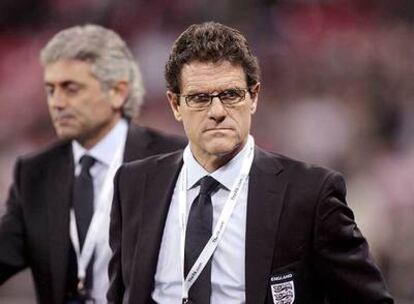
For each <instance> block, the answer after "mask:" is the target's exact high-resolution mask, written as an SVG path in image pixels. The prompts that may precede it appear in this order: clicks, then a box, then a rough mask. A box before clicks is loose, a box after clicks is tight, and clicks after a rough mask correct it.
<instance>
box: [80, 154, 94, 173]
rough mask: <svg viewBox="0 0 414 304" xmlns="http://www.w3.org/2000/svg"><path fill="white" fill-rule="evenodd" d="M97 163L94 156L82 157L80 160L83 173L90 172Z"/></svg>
mask: <svg viewBox="0 0 414 304" xmlns="http://www.w3.org/2000/svg"><path fill="white" fill-rule="evenodd" d="M95 161H96V160H95V158H93V157H92V156H89V155H86V154H85V155H84V156H82V157H81V159H80V160H79V163H80V165H81V167H82V171H86V172H89V169H90V168H91V167H92V166H93V164H94V163H95Z"/></svg>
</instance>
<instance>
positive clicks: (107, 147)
mask: <svg viewBox="0 0 414 304" xmlns="http://www.w3.org/2000/svg"><path fill="white" fill-rule="evenodd" d="M127 132H128V123H127V121H126V120H124V119H121V120H120V121H119V122H118V123H117V124H116V125H115V126H114V128H113V129H112V130H111V131H110V132H109V133H108V134H107V135H106V136H105V137H104V138H103V139H102V140H101V141H100V142H98V143H97V144H96V145H95V146H94V147H93V148H92V149H90V150H86V149H85V148H83V147H82V146H81V145H80V144H79V143H78V142H76V141H72V150H73V158H74V163H75V175H76V176H78V175H79V174H80V171H81V165H80V164H79V160H80V158H81V157H82V156H83V155H85V154H88V155H90V156H92V157H93V158H95V160H96V162H95V163H94V165H93V166H92V167H91V169H90V174H91V176H92V178H93V190H94V210H96V209H97V207H98V204H99V203H101V201H99V193H101V191H102V187H103V184H104V181H105V177H106V174H107V172H108V169H109V167H110V165H111V163H112V161H113V159H114V157H115V153H116V151H117V149H118V147H119V146H120V145H123V146H124V145H125V142H126V137H127ZM122 155H123V151H122ZM107 240H108V238H104V239H100V241H99V242H98V243H97V245H96V248H95V255H94V258H95V260H94V264H93V266H94V267H93V290H92V297H93V298H94V299H95V301H96V302H95V303H96V304H104V303H107V302H106V292H107V290H108V287H109V277H108V263H109V259H110V257H111V249H110V247H109V243H108V241H107Z"/></svg>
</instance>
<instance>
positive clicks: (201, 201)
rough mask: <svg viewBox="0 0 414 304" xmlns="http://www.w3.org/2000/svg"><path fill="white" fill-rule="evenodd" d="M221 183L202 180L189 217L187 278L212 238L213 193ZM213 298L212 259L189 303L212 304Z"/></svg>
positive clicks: (192, 289)
mask: <svg viewBox="0 0 414 304" xmlns="http://www.w3.org/2000/svg"><path fill="white" fill-rule="evenodd" d="M219 184H220V183H219V182H218V181H216V180H215V179H214V178H212V177H211V176H205V177H203V178H202V179H201V180H200V193H199V194H198V196H197V197H196V198H195V199H194V202H193V204H192V205H191V209H190V213H189V215H188V221H187V228H186V238H185V262H184V273H185V276H187V274H188V272H189V271H190V269H191V267H192V266H193V264H194V263H195V261H196V260H197V258H198V256H199V255H200V253H201V251H202V250H203V249H204V246H205V245H206V244H207V242H208V240H209V239H210V237H211V233H212V226H213V206H212V204H211V193H212V192H213V191H214V190H215V189H216V188H217V186H218V185H219ZM210 296H211V259H210V260H209V262H208V263H207V265H206V266H205V267H204V269H203V271H202V272H201V274H200V276H199V277H198V279H197V280H196V281H195V282H194V284H193V286H192V287H191V288H190V290H189V295H188V298H189V302H190V303H196V304H208V303H210Z"/></svg>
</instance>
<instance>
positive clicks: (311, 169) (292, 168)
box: [260, 150, 342, 184]
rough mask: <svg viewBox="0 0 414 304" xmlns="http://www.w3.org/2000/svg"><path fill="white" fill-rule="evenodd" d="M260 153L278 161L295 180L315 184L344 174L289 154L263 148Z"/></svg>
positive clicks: (288, 175)
mask: <svg viewBox="0 0 414 304" xmlns="http://www.w3.org/2000/svg"><path fill="white" fill-rule="evenodd" d="M260 153H263V154H264V155H266V157H268V158H270V159H272V160H273V161H274V162H276V163H277V164H278V165H279V166H280V167H281V168H283V169H282V171H283V174H284V175H285V176H287V177H289V179H291V180H292V181H293V182H295V183H297V182H304V183H310V184H315V183H316V182H322V183H323V182H324V181H325V180H326V179H328V178H331V177H332V178H333V177H339V178H342V174H341V173H339V172H338V171H335V170H333V169H330V168H326V167H323V166H319V165H316V164H312V163H308V162H304V161H300V160H297V159H294V158H290V157H288V156H285V155H282V154H278V153H273V152H269V151H263V150H261V151H260Z"/></svg>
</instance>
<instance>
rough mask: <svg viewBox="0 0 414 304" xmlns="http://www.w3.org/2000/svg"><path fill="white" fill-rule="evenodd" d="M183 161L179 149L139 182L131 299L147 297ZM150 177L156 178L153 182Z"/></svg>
mask: <svg viewBox="0 0 414 304" xmlns="http://www.w3.org/2000/svg"><path fill="white" fill-rule="evenodd" d="M171 158H172V159H171ZM182 163H183V162H182V151H180V152H176V153H174V154H172V156H170V157H167V158H163V159H161V160H159V161H158V163H157V166H156V167H155V168H153V170H151V172H147V174H146V179H145V182H144V184H143V186H142V191H143V192H144V195H143V196H142V201H141V202H140V204H141V206H142V208H141V209H140V210H139V212H140V214H142V215H143V216H142V217H141V219H142V220H141V221H140V223H139V227H138V231H139V235H138V239H137V244H136V246H135V257H134V263H135V265H134V266H133V269H134V271H133V278H131V282H133V284H134V286H132V288H131V291H133V293H134V294H133V295H132V294H131V295H130V301H131V303H132V302H134V303H147V302H149V301H150V296H151V291H152V290H153V284H154V276H155V271H156V266H157V261H158V253H159V250H160V245H161V239H162V234H163V231H164V225H165V221H166V218H167V214H168V210H169V206H170V202H171V197H172V194H173V191H174V187H175V184H176V180H177V178H178V174H179V172H180V169H181V167H182ZM151 181H156V184H155V185H154V184H153V183H151Z"/></svg>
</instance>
